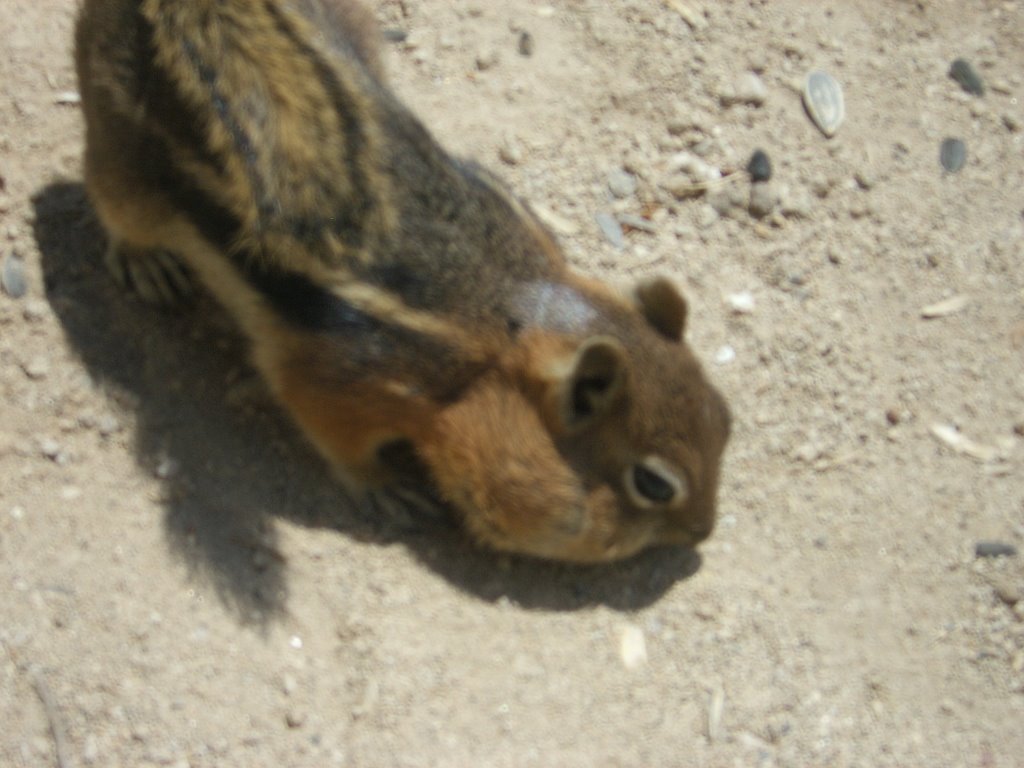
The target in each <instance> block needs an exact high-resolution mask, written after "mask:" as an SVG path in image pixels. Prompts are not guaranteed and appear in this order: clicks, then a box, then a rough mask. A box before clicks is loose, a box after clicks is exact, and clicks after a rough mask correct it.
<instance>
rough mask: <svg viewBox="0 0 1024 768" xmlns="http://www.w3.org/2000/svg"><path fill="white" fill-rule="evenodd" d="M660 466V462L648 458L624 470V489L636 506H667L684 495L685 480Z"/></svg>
mask: <svg viewBox="0 0 1024 768" xmlns="http://www.w3.org/2000/svg"><path fill="white" fill-rule="evenodd" d="M661 465H662V462H661V461H659V460H657V459H655V458H648V459H645V460H644V461H643V462H641V463H639V464H634V465H633V466H632V467H630V468H629V469H627V470H626V488H627V490H628V491H629V495H630V496H631V497H632V498H633V501H634V503H636V504H637V505H638V506H642V507H650V506H652V505H655V504H659V505H661V504H669V503H670V502H673V501H679V500H680V499H681V497H682V496H684V494H685V493H686V483H685V480H684V479H683V478H680V477H678V476H676V475H675V474H674V473H671V472H669V471H668V469H667V468H666V467H663V466H661Z"/></svg>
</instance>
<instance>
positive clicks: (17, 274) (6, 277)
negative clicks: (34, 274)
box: [0, 253, 28, 299]
mask: <svg viewBox="0 0 1024 768" xmlns="http://www.w3.org/2000/svg"><path fill="white" fill-rule="evenodd" d="M0 285H2V286H3V289H4V292H5V293H6V294H7V295H8V296H10V297H11V298H12V299H20V298H21V297H22V296H24V295H25V294H26V293H28V282H27V281H26V280H25V265H24V263H23V262H22V260H21V259H20V258H19V257H18V256H17V255H15V254H13V253H9V254H7V256H5V257H4V263H3V268H2V269H0Z"/></svg>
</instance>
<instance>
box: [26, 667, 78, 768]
mask: <svg viewBox="0 0 1024 768" xmlns="http://www.w3.org/2000/svg"><path fill="white" fill-rule="evenodd" d="M29 674H30V676H31V678H32V687H33V688H35V689H36V694H37V695H38V696H39V700H40V701H41V702H42V703H43V709H44V710H45V711H46V719H47V720H48V721H49V723H50V734H51V735H52V736H53V744H54V746H55V747H56V749H57V768H74V761H73V760H72V759H71V749H70V746H69V745H68V737H67V734H66V732H65V729H64V724H63V722H62V721H61V718H60V712H59V711H58V710H57V702H56V701H55V700H54V698H53V692H52V691H51V690H50V686H49V685H47V684H46V679H45V678H44V677H43V673H42V672H41V671H40V670H39V669H33V670H32V671H31V672H30V673H29Z"/></svg>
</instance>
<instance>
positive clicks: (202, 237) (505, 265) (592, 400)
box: [76, 0, 729, 561]
mask: <svg viewBox="0 0 1024 768" xmlns="http://www.w3.org/2000/svg"><path fill="white" fill-rule="evenodd" d="M376 37H377V34H376V31H375V27H374V25H373V22H372V18H371V16H370V15H369V14H368V13H367V12H366V11H365V10H364V9H363V8H362V6H360V5H359V4H357V3H356V2H353V0H293V1H292V2H289V3H285V2H282V0H218V1H215V0H85V3H84V7H83V9H82V13H81V15H80V18H79V21H78V27H77V34H76V65H77V70H78V76H79V81H80V87H81V92H82V101H83V110H84V114H85V120H86V139H87V142H86V153H85V170H86V185H87V188H88V190H89V194H90V196H91V198H92V200H93V202H94V204H95V206H96V210H97V211H98V213H99V216H100V218H101V220H102V221H103V224H104V226H105V227H106V229H107V231H108V233H109V235H110V238H111V248H112V251H111V253H112V254H113V255H114V256H115V257H116V258H115V259H113V260H112V263H114V264H115V265H116V264H118V263H119V264H122V265H128V266H129V267H130V269H129V270H128V271H129V272H130V273H131V274H132V275H133V276H134V277H135V279H136V280H137V281H138V280H140V279H144V278H146V277H147V275H149V279H151V280H152V281H153V282H152V285H153V286H156V287H157V288H162V287H166V286H165V283H166V275H163V276H162V275H161V274H160V272H159V269H157V268H156V267H154V266H153V265H160V268H161V269H164V270H166V269H168V261H167V257H163V258H161V259H155V258H154V259H149V258H148V257H147V253H148V252H152V251H157V250H161V251H171V252H174V253H175V254H177V255H178V256H180V258H181V259H182V260H183V262H184V263H185V264H186V265H187V269H188V270H189V272H190V273H191V274H192V275H193V277H194V278H196V279H198V280H199V281H200V282H201V283H202V284H203V285H205V287H206V288H207V289H209V290H210V291H211V292H212V293H213V294H214V295H215V296H216V297H217V298H218V299H219V300H220V301H221V302H222V303H223V304H224V305H225V307H226V308H227V309H228V310H229V311H230V312H231V313H232V314H233V315H234V316H235V317H236V319H237V320H238V323H239V325H240V327H241V328H242V330H243V331H244V332H245V333H246V335H247V336H248V338H249V339H250V342H251V344H252V349H253V356H254V359H255V361H256V364H257V366H258V367H259V368H260V370H261V371H262V373H263V374H264V375H265V376H266V378H267V380H268V382H269V384H270V386H271V387H272V389H273V390H274V392H275V394H276V395H277V397H278V398H279V400H280V401H281V403H282V404H283V406H284V407H285V408H286V409H287V410H288V411H289V412H290V413H291V415H292V416H293V418H294V419H295V420H296V422H297V423H298V424H299V425H300V426H301V427H302V429H303V430H304V431H305V432H306V434H307V435H308V436H309V438H310V439H311V441H312V442H313V443H314V444H315V445H316V446H317V447H318V448H319V449H320V451H321V452H322V453H323V454H324V455H325V456H326V457H327V459H328V460H329V461H331V462H332V464H333V465H334V466H335V467H336V468H337V469H338V470H339V473H340V475H341V476H342V477H344V478H345V479H346V480H347V481H348V482H350V483H351V484H352V485H355V486H363V487H366V486H378V485H386V484H387V483H389V482H390V481H391V480H392V479H393V478H394V471H395V468H394V467H391V466H389V465H388V464H387V463H386V462H385V461H382V455H383V454H384V452H386V450H387V449H388V447H389V446H392V445H395V444H397V443H401V444H407V445H411V447H412V450H413V451H414V453H415V456H416V459H417V461H418V462H420V463H422V464H423V465H424V466H425V467H426V469H427V471H428V472H429V484H430V485H431V486H432V489H433V492H435V493H436V494H438V495H440V496H441V497H442V498H443V499H444V500H445V501H446V502H448V503H449V504H451V506H452V507H453V508H454V509H455V511H456V512H457V513H458V515H459V516H460V517H461V518H462V520H463V521H464V523H465V526H466V528H467V530H468V531H469V532H470V533H471V534H472V535H473V536H474V537H476V538H477V539H478V540H480V541H481V542H483V543H486V544H488V545H490V546H493V547H496V548H499V549H503V550H508V551H513V552H522V553H526V554H531V555H536V556H540V557H548V558H555V559H566V560H575V561H602V560H611V559H615V558H619V557H625V556H628V555H630V554H632V553H634V552H636V551H638V550H640V549H642V548H644V547H647V546H650V545H657V544H690V545H692V544H696V543H697V542H699V541H700V540H702V539H703V538H705V537H706V536H707V535H708V534H709V533H710V532H711V529H712V527H713V525H714V517H715V495H716V491H717V486H718V473H719V466H720V462H721V455H722V452H723V450H724V447H725V443H726V441H727V438H728V433H729V414H728V409H727V408H726V406H725V403H724V401H723V400H722V398H721V396H720V395H719V394H718V392H717V391H716V390H715V389H714V388H713V387H712V386H711V385H710V384H709V383H708V381H707V380H706V378H705V376H704V374H703V372H702V370H701V367H700V365H699V364H698V363H697V361H696V359H695V358H694V356H693V354H692V352H691V351H690V349H689V347H688V346H687V345H686V343H685V342H684V341H683V338H682V337H683V332H684V330H685V328H684V326H685V322H686V303H685V301H684V300H683V299H682V297H681V296H680V295H679V293H678V291H677V290H676V289H675V288H674V287H673V286H672V284H671V283H669V282H668V281H666V280H664V279H660V278H658V279H655V280H650V281H646V282H644V283H641V284H639V285H638V286H637V287H636V289H635V290H634V291H633V293H632V295H631V296H620V295H618V294H616V293H614V292H612V291H611V290H609V289H608V288H606V287H605V286H604V285H602V284H600V283H598V282H596V281H593V280H589V279H586V278H583V277H580V276H577V275H574V274H572V273H570V272H569V271H568V270H567V267H566V265H565V262H564V259H563V257H562V255H561V251H560V249H559V247H558V245H557V243H556V242H555V240H554V238H553V237H552V236H551V234H550V233H549V232H548V231H547V230H546V229H545V228H544V226H543V225H542V224H541V223H540V222H539V220H538V219H537V218H536V217H535V216H534V215H533V214H532V213H531V212H530V210H529V208H528V207H527V206H526V205H525V204H524V203H522V202H520V201H519V200H517V199H516V198H515V197H514V196H513V195H512V194H511V193H509V192H508V191H507V190H506V189H505V187H504V186H503V185H502V184H501V183H500V182H499V181H498V180H497V179H495V178H494V177H492V176H490V175H489V174H488V173H486V172H485V171H483V170H481V169H479V168H476V167H475V166H473V165H472V164H470V163H466V162H463V161H460V160H458V159H456V158H454V157H452V156H450V155H449V154H448V153H447V152H446V151H445V150H444V149H443V148H442V147H441V146H440V145H439V144H438V143H437V142H436V141H434V139H433V138H432V137H431V136H430V134H429V133H428V132H427V131H426V130H425V129H424V128H423V126H422V125H421V124H420V123H419V122H418V121H417V120H416V119H415V118H414V117H413V116H412V115H411V114H410V113H409V112H408V111H407V110H406V109H405V107H403V106H402V105H401V103H399V102H398V101H397V100H396V99H395V98H394V96H393V95H392V94H391V93H390V92H389V91H388V90H387V89H386V86H385V84H384V74H383V67H382V66H381V60H380V55H379V51H378V46H377V40H376ZM115 268H116V267H115ZM178 282H179V283H180V279H179V280H178ZM141 287H142V286H140V292H142V293H144V295H145V291H142V290H141ZM151 295H166V291H164V290H156V291H154V292H151Z"/></svg>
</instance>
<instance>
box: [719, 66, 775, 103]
mask: <svg viewBox="0 0 1024 768" xmlns="http://www.w3.org/2000/svg"><path fill="white" fill-rule="evenodd" d="M719 98H720V100H721V102H722V103H723V104H725V105H726V106H728V105H730V104H750V105H751V106H754V107H759V106H761V105H762V104H764V102H765V99H767V98H768V89H767V88H765V86H764V83H763V82H762V81H761V78H760V77H758V76H757V75H755V74H754V73H753V72H745V73H743V74H742V75H740V77H739V78H737V80H736V83H735V85H733V87H732V89H731V90H725V91H723V92H722V93H721V94H720V97H719Z"/></svg>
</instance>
